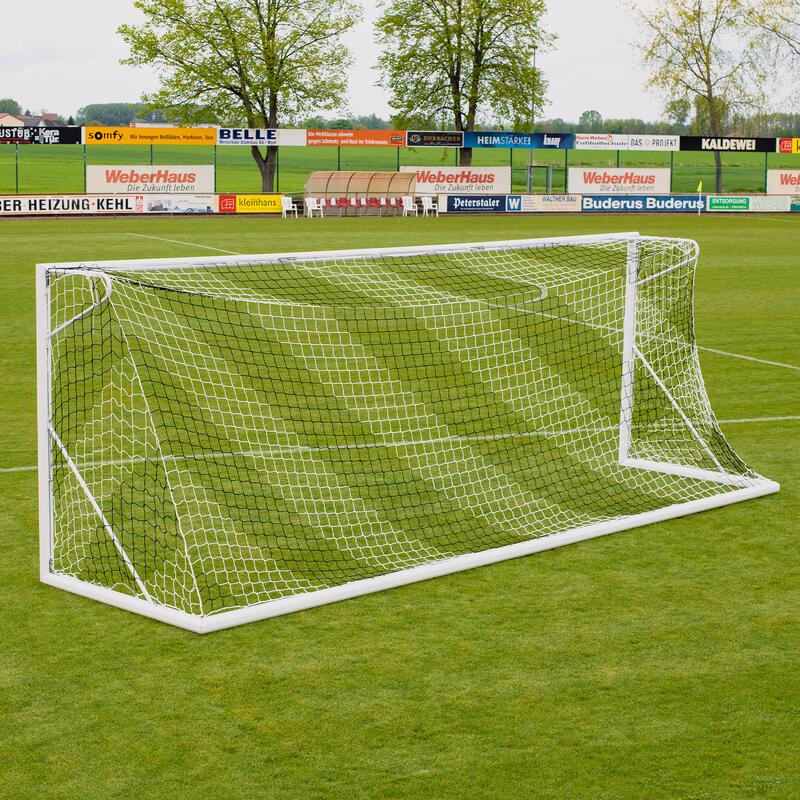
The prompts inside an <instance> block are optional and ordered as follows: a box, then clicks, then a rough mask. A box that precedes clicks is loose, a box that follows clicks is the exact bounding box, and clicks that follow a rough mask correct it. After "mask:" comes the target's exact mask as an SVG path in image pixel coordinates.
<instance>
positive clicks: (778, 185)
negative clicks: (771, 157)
mask: <svg viewBox="0 0 800 800" xmlns="http://www.w3.org/2000/svg"><path fill="white" fill-rule="evenodd" d="M798 192H800V169H770V170H767V194H797V193H798Z"/></svg>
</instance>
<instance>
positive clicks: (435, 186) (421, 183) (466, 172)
mask: <svg viewBox="0 0 800 800" xmlns="http://www.w3.org/2000/svg"><path fill="white" fill-rule="evenodd" d="M400 172H414V173H416V177H417V189H416V191H417V194H429V195H434V194H473V195H480V194H509V193H510V192H511V167H400Z"/></svg>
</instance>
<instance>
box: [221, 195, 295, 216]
mask: <svg viewBox="0 0 800 800" xmlns="http://www.w3.org/2000/svg"><path fill="white" fill-rule="evenodd" d="M221 210H222V209H221V208H220V211H221ZM281 211H283V205H282V203H281V195H279V194H237V195H236V213H237V214H280V213H281Z"/></svg>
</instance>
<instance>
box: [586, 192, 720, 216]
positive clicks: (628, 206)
mask: <svg viewBox="0 0 800 800" xmlns="http://www.w3.org/2000/svg"><path fill="white" fill-rule="evenodd" d="M581 210H582V211H584V212H590V213H591V212H600V213H606V214H608V213H612V214H613V213H626V212H628V213H629V212H634V213H643V214H648V213H649V214H659V213H661V214H689V213H692V212H694V213H695V214H697V213H698V212H699V211H705V210H706V198H705V197H704V196H702V195H693V194H687V195H679V194H675V195H657V194H655V195H649V196H646V197H620V196H616V197H609V196H608V195H584V196H583V201H582V203H581Z"/></svg>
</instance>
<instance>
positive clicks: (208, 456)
mask: <svg viewBox="0 0 800 800" xmlns="http://www.w3.org/2000/svg"><path fill="white" fill-rule="evenodd" d="M761 422H767V423H768V422H800V415H788V416H783V417H741V418H739V419H721V420H719V424H720V425H745V424H750V423H761ZM617 427H618V426H616V425H609V426H607V427H602V428H569V429H555V428H553V429H542V430H536V431H511V432H509V433H490V434H483V435H481V434H478V435H474V436H444V437H441V438H437V439H418V440H400V441H393V442H353V443H351V444H339V445H319V446H317V447H312V446H304V445H292V446H287V447H281V446H275V447H272V448H265V449H263V450H248V451H241V452H220V453H193V454H189V455H182V456H171V455H167V456H163V457H162V458H159V459H150V460H153V461H206V460H209V461H210V460H214V459H217V458H234V457H253V456H263V455H268V454H271V453H274V454H276V455H280V454H282V453H287V452H292V453H304V452H308V453H317V452H325V451H334V450H371V449H376V448H382V447H418V446H420V445H428V444H445V443H447V442H494V441H501V440H503V439H516V438H530V437H533V436H567V435H570V434H573V433H605V432H608V431H615V430H617ZM676 430H683V428H682V427H680V428H676ZM145 460H147V459H143V458H120V459H117V460H115V461H98V462H87V463H86V464H81V467H82V468H83V469H89V468H92V467H104V466H110V465H115V464H118V465H123V464H136V463H140V462H143V461H145ZM36 469H37V467H36V465H26V466H21V467H0V473H8V472H34V471H35V470H36Z"/></svg>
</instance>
